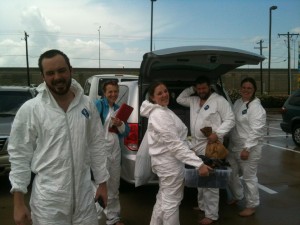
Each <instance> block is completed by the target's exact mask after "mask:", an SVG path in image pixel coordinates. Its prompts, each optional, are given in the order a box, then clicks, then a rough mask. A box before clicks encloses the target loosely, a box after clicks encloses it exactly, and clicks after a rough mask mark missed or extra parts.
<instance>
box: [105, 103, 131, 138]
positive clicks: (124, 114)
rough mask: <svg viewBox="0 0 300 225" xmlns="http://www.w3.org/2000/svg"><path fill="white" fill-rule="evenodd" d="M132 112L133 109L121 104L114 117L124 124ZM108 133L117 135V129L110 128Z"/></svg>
mask: <svg viewBox="0 0 300 225" xmlns="http://www.w3.org/2000/svg"><path fill="white" fill-rule="evenodd" d="M132 111H133V107H131V106H130V105H127V104H126V103H123V104H122V105H121V106H120V108H119V109H118V111H117V113H116V115H115V116H114V117H115V118H118V119H120V120H122V121H123V122H124V123H126V122H127V120H128V118H129V116H130V115H131V113H132ZM109 131H110V132H114V133H118V128H117V127H115V126H112V127H110V128H109Z"/></svg>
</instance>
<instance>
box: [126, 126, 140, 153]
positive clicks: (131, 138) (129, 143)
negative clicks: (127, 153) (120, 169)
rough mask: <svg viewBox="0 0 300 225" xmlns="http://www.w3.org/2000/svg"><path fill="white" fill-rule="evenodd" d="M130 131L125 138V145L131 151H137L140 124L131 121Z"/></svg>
mask: <svg viewBox="0 0 300 225" xmlns="http://www.w3.org/2000/svg"><path fill="white" fill-rule="evenodd" d="M128 126H129V128H130V132H129V134H128V136H127V137H125V138H124V145H125V146H126V147H127V148H128V149H129V150H131V151H137V150H138V148H139V145H138V133H139V132H138V131H139V130H138V129H139V128H138V124H137V123H129V124H128Z"/></svg>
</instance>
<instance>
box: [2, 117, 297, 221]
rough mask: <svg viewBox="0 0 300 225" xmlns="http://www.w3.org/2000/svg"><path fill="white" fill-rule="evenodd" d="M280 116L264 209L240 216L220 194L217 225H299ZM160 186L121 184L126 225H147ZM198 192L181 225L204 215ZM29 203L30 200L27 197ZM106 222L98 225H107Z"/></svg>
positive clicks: (8, 213)
mask: <svg viewBox="0 0 300 225" xmlns="http://www.w3.org/2000/svg"><path fill="white" fill-rule="evenodd" d="M280 120H281V116H280V115H279V114H268V128H269V129H268V132H267V133H266V137H265V145H264V147H263V153H262V159H261V161H260V164H259V168H258V179H259V184H260V200H261V205H260V206H259V207H258V208H257V210H256V213H255V214H254V215H253V216H251V217H248V218H242V217H240V216H238V212H239V211H240V210H241V205H235V206H228V205H227V203H226V200H227V198H226V192H225V190H221V191H220V210H219V215H220V218H219V220H218V221H217V222H215V223H214V224H215V225H300V147H296V146H295V144H294V142H293V141H292V137H291V135H287V136H286V134H285V133H283V132H282V131H281V129H280V126H279V123H280ZM0 184H1V185H0V224H1V225H13V224H14V223H13V219H12V218H13V204H12V196H11V195H10V194H9V189H10V184H9V181H8V178H7V177H0ZM157 190H158V187H157V186H142V187H139V188H134V186H132V185H128V184H126V183H123V182H122V185H121V190H120V200H121V206H122V217H123V222H124V223H125V225H147V224H149V222H150V217H151V213H152V208H153V205H154V203H155V195H156V192H157ZM196 195H197V192H196V190H195V189H193V188H186V189H185V196H184V200H183V201H182V204H181V206H180V223H181V225H193V224H194V225H196V224H198V222H197V221H198V220H199V219H201V218H202V217H203V216H204V215H203V214H201V213H199V212H197V211H194V210H193V209H192V208H193V207H194V206H196ZM26 199H27V201H28V199H29V197H28V196H27V197H26ZM104 224H105V222H104V219H102V220H101V221H100V222H99V225H104Z"/></svg>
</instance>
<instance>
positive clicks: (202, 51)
mask: <svg viewBox="0 0 300 225" xmlns="http://www.w3.org/2000/svg"><path fill="white" fill-rule="evenodd" d="M264 59H265V57H264V56H261V55H258V54H255V53H251V52H248V51H244V50H239V49H234V48H227V47H217V46H183V47H176V48H168V49H162V50H157V51H153V52H149V53H146V54H144V56H143V61H142V64H141V68H140V84H149V83H151V82H153V81H155V80H161V81H175V80H177V81H191V80H195V79H196V78H197V77H198V76H201V75H206V76H209V77H210V78H211V80H212V81H216V80H218V78H219V77H220V76H221V75H222V74H225V73H227V72H229V71H230V70H233V69H235V68H237V67H240V66H243V65H257V64H259V63H260V62H261V61H263V60H264Z"/></svg>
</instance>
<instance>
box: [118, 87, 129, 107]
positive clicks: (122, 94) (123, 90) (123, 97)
mask: <svg viewBox="0 0 300 225" xmlns="http://www.w3.org/2000/svg"><path fill="white" fill-rule="evenodd" d="M128 93H129V88H128V87H127V86H125V85H119V97H118V99H117V104H118V105H122V104H123V103H126V104H127V102H128Z"/></svg>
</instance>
